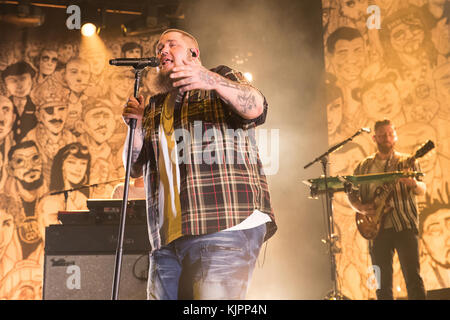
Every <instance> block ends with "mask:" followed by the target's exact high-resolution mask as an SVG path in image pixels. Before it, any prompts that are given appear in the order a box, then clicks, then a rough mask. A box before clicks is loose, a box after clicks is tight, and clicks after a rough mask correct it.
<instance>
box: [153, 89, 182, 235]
mask: <svg viewBox="0 0 450 320" xmlns="http://www.w3.org/2000/svg"><path fill="white" fill-rule="evenodd" d="M170 99H171V94H168V95H167V97H166V99H165V101H164V104H163V109H162V113H161V127H160V143H159V160H158V162H159V163H158V166H159V172H160V179H161V181H160V183H161V188H160V191H163V196H164V200H163V201H164V205H163V210H164V223H163V226H162V229H161V236H162V240H163V243H170V242H172V241H173V240H175V239H177V238H179V237H181V236H182V233H181V205H180V192H179V181H178V179H179V172H178V163H177V159H176V158H177V157H176V145H175V134H174V126H173V111H174V104H173V103H170V102H171V101H170ZM164 155H168V156H164ZM160 198H161V197H160Z"/></svg>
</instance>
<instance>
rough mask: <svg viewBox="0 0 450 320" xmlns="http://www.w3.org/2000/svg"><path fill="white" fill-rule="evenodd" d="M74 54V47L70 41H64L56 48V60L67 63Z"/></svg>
mask: <svg viewBox="0 0 450 320" xmlns="http://www.w3.org/2000/svg"><path fill="white" fill-rule="evenodd" d="M74 55H75V48H74V46H73V45H72V44H70V43H64V44H63V45H61V46H60V47H59V48H58V60H59V61H61V62H63V63H67V61H69V60H70V58H72V57H73V56H74Z"/></svg>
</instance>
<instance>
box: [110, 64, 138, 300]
mask: <svg viewBox="0 0 450 320" xmlns="http://www.w3.org/2000/svg"><path fill="white" fill-rule="evenodd" d="M133 67H134V71H135V73H134V79H135V81H134V97H135V98H136V99H138V95H139V85H140V80H141V73H142V71H143V70H144V69H145V67H146V65H143V64H138V65H135V66H133ZM128 127H129V129H128V133H129V134H128V150H127V162H126V165H125V167H126V168H125V182H124V190H123V199H122V207H121V210H120V225H119V235H118V238H117V239H118V242H117V249H116V259H115V266H114V279H113V286H112V290H113V292H112V297H111V299H112V300H117V299H118V296H119V285H120V273H121V269H122V256H123V238H124V232H125V220H126V212H127V205H128V189H129V182H130V169H131V155H132V148H133V140H134V130H135V129H136V119H130V121H129V126H128Z"/></svg>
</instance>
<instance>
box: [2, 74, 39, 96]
mask: <svg viewBox="0 0 450 320" xmlns="http://www.w3.org/2000/svg"><path fill="white" fill-rule="evenodd" d="M5 84H6V88H7V89H8V91H9V92H10V93H11V95H13V96H14V97H18V98H25V97H26V96H27V95H29V94H30V92H31V87H32V86H33V80H32V79H31V74H29V73H23V74H19V75H10V76H7V77H6V78H5Z"/></svg>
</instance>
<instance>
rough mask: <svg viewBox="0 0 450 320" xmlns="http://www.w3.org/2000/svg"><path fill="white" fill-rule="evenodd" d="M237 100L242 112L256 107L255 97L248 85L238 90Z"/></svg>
mask: <svg viewBox="0 0 450 320" xmlns="http://www.w3.org/2000/svg"><path fill="white" fill-rule="evenodd" d="M237 101H238V103H239V106H240V107H241V111H242V112H243V113H247V112H248V111H250V110H252V109H254V108H256V97H255V95H254V94H253V93H252V90H251V89H250V88H249V87H245V86H244V87H242V88H241V89H240V90H239V94H238V96H237Z"/></svg>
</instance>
